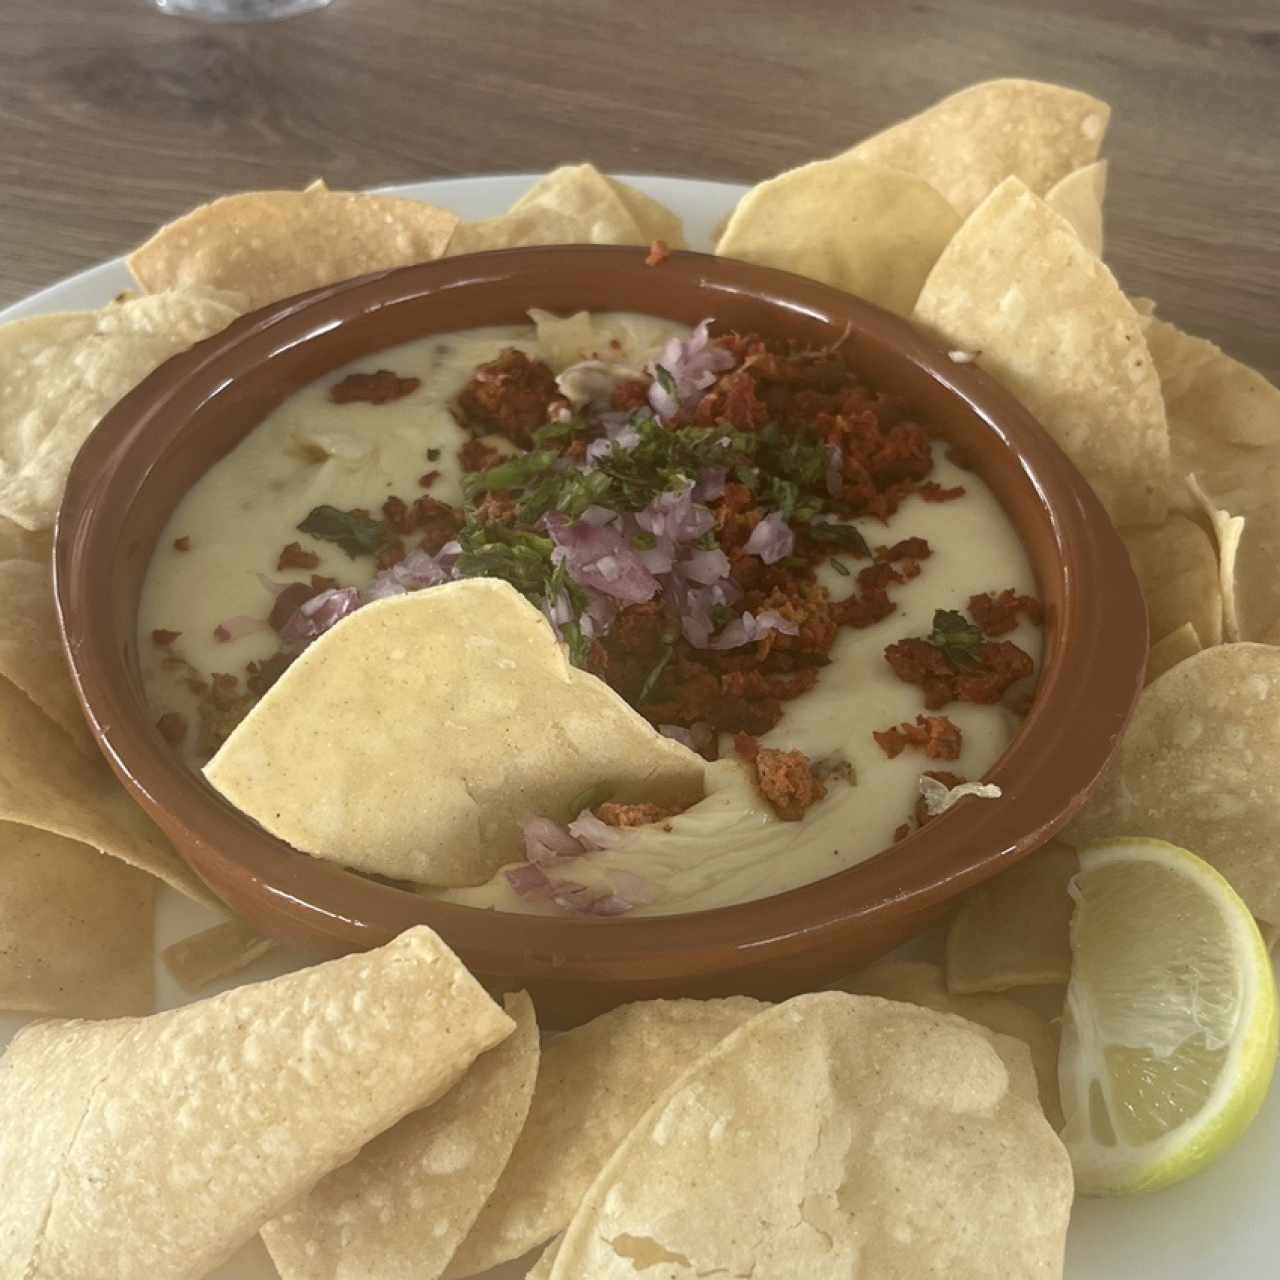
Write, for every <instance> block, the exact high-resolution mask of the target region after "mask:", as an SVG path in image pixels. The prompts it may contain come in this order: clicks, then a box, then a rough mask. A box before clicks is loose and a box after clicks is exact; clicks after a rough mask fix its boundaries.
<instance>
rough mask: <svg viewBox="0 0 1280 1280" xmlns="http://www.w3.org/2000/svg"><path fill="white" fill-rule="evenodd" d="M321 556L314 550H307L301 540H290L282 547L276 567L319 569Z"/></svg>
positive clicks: (278, 568)
mask: <svg viewBox="0 0 1280 1280" xmlns="http://www.w3.org/2000/svg"><path fill="white" fill-rule="evenodd" d="M319 567H320V557H319V556H318V555H317V554H316V553H315V552H314V551H307V550H305V549H304V548H303V546H302V543H300V542H290V543H288V544H287V545H286V546H284V547H281V549H280V554H279V556H278V557H277V558H276V569H277V571H279V570H281V569H318V568H319Z"/></svg>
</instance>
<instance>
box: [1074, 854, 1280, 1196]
mask: <svg viewBox="0 0 1280 1280" xmlns="http://www.w3.org/2000/svg"><path fill="white" fill-rule="evenodd" d="M1070 892H1071V896H1072V898H1073V899H1074V900H1075V904H1076V905H1075V915H1074V917H1073V918H1072V922H1071V953H1072V971H1071V982H1070V985H1069V986H1068V987H1067V1004H1066V1013H1065V1015H1064V1019H1063V1028H1062V1050H1061V1053H1060V1056H1059V1059H1058V1079H1059V1083H1060V1085H1061V1088H1062V1106H1063V1111H1064V1114H1065V1115H1066V1117H1067V1120H1066V1125H1065V1127H1064V1129H1063V1132H1062V1140H1063V1142H1065V1143H1066V1145H1067V1149H1068V1151H1070V1153H1071V1162H1072V1165H1073V1167H1074V1169H1075V1175H1076V1189H1077V1190H1078V1191H1079V1192H1080V1193H1081V1194H1083V1195H1122V1194H1126V1193H1129V1192H1134V1191H1150V1190H1154V1189H1155V1188H1157V1187H1166V1186H1168V1185H1169V1184H1170V1183H1173V1182H1180V1181H1181V1180H1182V1179H1183V1178H1187V1177H1190V1176H1191V1174H1193V1173H1195V1172H1197V1171H1198V1170H1200V1169H1202V1168H1204V1167H1205V1166H1206V1165H1208V1164H1210V1163H1212V1162H1213V1161H1214V1160H1215V1159H1217V1157H1218V1156H1220V1155H1221V1154H1222V1153H1223V1152H1224V1151H1225V1150H1226V1149H1227V1148H1228V1147H1230V1146H1231V1144H1232V1143H1234V1142H1235V1141H1236V1139H1238V1138H1239V1137H1240V1135H1241V1134H1243V1133H1244V1131H1245V1130H1246V1129H1247V1128H1248V1127H1249V1125H1250V1123H1251V1122H1252V1120H1253V1118H1254V1117H1255V1116H1256V1115H1257V1114H1258V1110H1259V1109H1260V1108H1261V1106H1262V1103H1263V1100H1264V1099H1265V1098H1266V1096H1267V1090H1268V1088H1269V1087H1270V1084H1271V1077H1272V1074H1273V1073H1274V1071H1275V1065H1276V1028H1277V1015H1276V985H1275V977H1274V975H1273V973H1272V970H1271V961H1270V958H1269V957H1268V955H1267V949H1266V947H1265V946H1264V944H1263V940H1262V937H1261V935H1260V934H1259V932H1258V926H1257V925H1256V924H1255V922H1254V919H1253V917H1252V916H1251V915H1250V914H1249V910H1248V908H1247V907H1246V906H1245V905H1244V903H1243V902H1242V901H1241V900H1240V898H1239V897H1238V896H1237V895H1236V893H1235V891H1234V890H1233V889H1232V888H1231V886H1230V885H1229V884H1228V883H1227V882H1226V881H1225V880H1224V879H1223V878H1222V876H1220V875H1219V874H1218V873H1217V872H1216V871H1215V870H1214V869H1213V868H1212V867H1211V866H1209V864H1208V863H1207V862H1203V861H1202V860H1201V859H1199V858H1197V857H1196V856H1195V855H1194V854H1192V853H1188V852H1187V851H1186V850H1185V849H1179V848H1177V847H1176V846H1175V845H1171V844H1166V843H1165V842H1164V841H1162V840H1139V839H1131V840H1112V841H1108V842H1106V843H1104V844H1096V845H1092V846H1090V847H1089V848H1087V849H1084V850H1082V851H1081V854H1080V872H1079V874H1078V875H1077V876H1076V877H1075V878H1074V879H1073V880H1072V881H1071V885H1070Z"/></svg>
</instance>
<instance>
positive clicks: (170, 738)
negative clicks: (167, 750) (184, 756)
mask: <svg viewBox="0 0 1280 1280" xmlns="http://www.w3.org/2000/svg"><path fill="white" fill-rule="evenodd" d="M156 728H157V729H159V730H160V736H161V737H162V738H163V739H164V740H165V741H166V742H167V743H168V744H169V745H170V746H171V747H180V746H182V743H183V741H184V739H185V738H186V736H187V717H186V716H184V715H183V714H182V712H180V711H166V712H165V713H164V715H162V716H161V717H160V719H159V720H157V721H156Z"/></svg>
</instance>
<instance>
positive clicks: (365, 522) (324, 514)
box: [298, 505, 386, 560]
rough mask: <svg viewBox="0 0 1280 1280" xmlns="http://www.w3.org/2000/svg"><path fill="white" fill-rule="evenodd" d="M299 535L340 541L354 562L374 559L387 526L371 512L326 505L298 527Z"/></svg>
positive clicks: (313, 511) (314, 511) (309, 513)
mask: <svg viewBox="0 0 1280 1280" xmlns="http://www.w3.org/2000/svg"><path fill="white" fill-rule="evenodd" d="M298 532H299V533H309V534H310V535H311V536H312V537H313V538H319V539H321V541H323V542H336V543H337V544H338V546H340V547H341V548H342V549H343V551H345V552H346V553H347V555H349V556H350V557H351V558H352V559H353V560H354V559H355V558H356V557H357V556H371V555H373V554H374V553H375V552H376V551H377V550H378V548H379V547H380V546H381V545H382V541H383V538H384V537H385V535H386V526H385V525H384V524H383V522H382V521H381V520H375V519H374V518H373V517H372V516H371V515H370V514H369V513H368V512H367V511H359V510H356V511H340V510H339V509H338V508H337V507H330V506H327V505H322V506H319V507H314V508H313V509H312V510H311V511H309V512H308V513H307V518H306V519H305V520H303V522H302V523H301V524H300V525H298Z"/></svg>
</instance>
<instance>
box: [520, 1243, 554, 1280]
mask: <svg viewBox="0 0 1280 1280" xmlns="http://www.w3.org/2000/svg"><path fill="white" fill-rule="evenodd" d="M560 1239H561V1237H560V1236H556V1238H555V1239H554V1240H553V1241H552V1242H551V1243H550V1244H549V1245H547V1247H546V1248H545V1249H544V1250H543V1251H542V1253H541V1254H539V1256H538V1261H537V1262H535V1263H534V1264H533V1269H532V1270H531V1271H530V1272H529V1273H528V1275H526V1276H525V1278H524V1280H551V1269H552V1268H553V1267H554V1266H555V1265H556V1258H557V1256H558V1255H559V1253H560Z"/></svg>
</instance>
